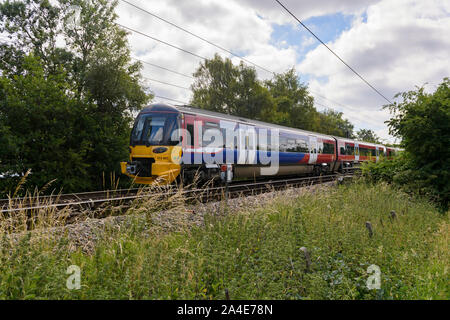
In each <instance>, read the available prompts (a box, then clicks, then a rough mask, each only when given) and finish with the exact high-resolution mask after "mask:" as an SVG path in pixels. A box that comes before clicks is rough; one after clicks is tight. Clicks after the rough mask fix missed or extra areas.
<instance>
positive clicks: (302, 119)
mask: <svg viewBox="0 0 450 320" xmlns="http://www.w3.org/2000/svg"><path fill="white" fill-rule="evenodd" d="M265 85H266V86H267V88H268V89H269V92H270V94H271V95H272V97H273V98H274V100H275V106H274V110H273V117H272V118H271V117H267V118H268V119H267V120H269V121H270V120H272V121H273V122H275V123H278V124H282V125H286V126H290V127H294V128H301V129H305V130H313V129H314V128H315V119H316V117H317V110H316V108H315V107H314V99H313V97H311V96H310V95H309V93H308V88H307V86H305V85H304V84H302V83H301V82H300V80H299V77H298V75H297V73H296V72H295V70H294V69H290V70H288V71H286V72H285V73H281V74H276V75H275V76H274V78H273V79H272V80H268V81H266V82H265Z"/></svg>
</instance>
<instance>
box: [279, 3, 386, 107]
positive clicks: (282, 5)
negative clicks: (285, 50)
mask: <svg viewBox="0 0 450 320" xmlns="http://www.w3.org/2000/svg"><path fill="white" fill-rule="evenodd" d="M275 1H276V2H277V3H278V4H279V5H280V6H281V7H283V8H284V10H286V11H287V12H288V13H289V14H290V15H291V16H292V17H293V18H294V19H295V20H297V22H298V23H299V24H300V25H301V26H302V27H303V28H305V29H306V30H307V31H308V32H309V33H311V34H312V35H313V36H314V38H316V39H317V40H318V41H319V42H320V43H321V44H322V45H324V46H325V48H327V49H328V50H329V51H330V52H331V53H332V54H333V55H334V56H336V57H337V58H338V59H339V60H340V61H341V62H342V63H343V64H344V65H345V66H346V67H347V68H349V69H350V70H351V71H352V72H353V73H354V74H356V75H357V76H358V77H359V78H360V79H361V80H362V81H364V82H365V83H366V84H367V85H368V86H369V87H370V88H372V90H374V91H375V92H376V93H377V94H378V95H380V96H381V97H382V98H383V99H385V100H386V101H387V102H389V103H390V104H392V102H391V101H390V100H389V99H388V98H386V97H385V96H384V95H383V94H382V93H381V92H380V91H378V90H377V89H376V88H375V87H374V86H373V85H371V84H370V83H369V82H368V81H367V80H366V79H364V77H363V76H361V75H360V74H359V73H358V72H357V71H356V70H355V69H353V68H352V67H351V66H350V65H348V64H347V62H345V61H344V60H343V59H342V58H341V57H340V56H339V55H338V54H337V53H336V52H334V51H333V50H332V49H331V48H330V47H329V46H327V45H326V43H325V42H323V41H322V40H321V39H320V38H319V37H318V36H317V35H316V34H315V33H314V32H312V31H311V30H310V29H309V28H308V27H307V26H306V25H305V24H304V23H303V22H301V21H300V19H298V18H297V17H296V16H295V15H294V14H293V13H292V12H291V11H290V10H289V9H288V8H286V6H285V5H284V4H282V3H281V2H280V1H279V0H275Z"/></svg>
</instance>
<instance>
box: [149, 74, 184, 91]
mask: <svg viewBox="0 0 450 320" xmlns="http://www.w3.org/2000/svg"><path fill="white" fill-rule="evenodd" d="M142 78H144V79H145V80H148V81H152V82H158V83H161V84H165V85H167V86H172V87H176V88H180V89H185V90H189V91H191V88H187V87H183V86H179V85H177V84H173V83H168V82H164V81H161V80H156V79H152V78H147V77H144V76H143V77H142Z"/></svg>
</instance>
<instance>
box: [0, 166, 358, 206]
mask: <svg viewBox="0 0 450 320" xmlns="http://www.w3.org/2000/svg"><path fill="white" fill-rule="evenodd" d="M353 172H354V170H352V171H350V170H349V171H347V172H346V173H345V174H333V175H323V176H314V177H299V178H286V179H276V180H263V181H255V182H251V183H249V182H235V183H232V184H229V185H228V186H219V187H209V188H191V189H184V190H179V189H177V188H175V189H174V188H173V187H172V188H165V187H159V188H158V190H154V189H153V190H151V189H148V188H135V189H120V190H106V191H94V192H83V193H73V194H60V195H49V196H39V197H26V198H12V199H2V200H0V213H2V214H8V213H9V214H11V213H14V212H20V211H39V210H45V209H54V210H62V209H66V208H71V209H73V210H75V211H82V210H87V209H96V208H98V207H101V206H102V205H105V204H109V205H110V206H118V205H124V206H125V207H126V206H127V203H129V202H131V201H134V200H138V199H145V198H150V197H155V198H160V199H164V198H169V197H171V196H175V195H176V194H179V195H180V196H183V198H184V199H186V200H187V201H190V200H195V201H201V202H206V201H211V200H221V199H223V198H233V197H237V196H245V195H251V194H259V193H263V192H268V191H272V190H280V189H284V188H288V187H300V186H307V185H313V184H319V183H325V182H330V181H335V180H339V179H345V178H347V177H350V176H352V175H353Z"/></svg>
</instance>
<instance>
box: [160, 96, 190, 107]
mask: <svg viewBox="0 0 450 320" xmlns="http://www.w3.org/2000/svg"><path fill="white" fill-rule="evenodd" d="M153 97H154V98H159V99H165V100H169V101H174V102H179V103H181V104H184V105H189V103H187V102H184V101H180V100H176V99H171V98H167V97H163V96H158V95H154V96H153Z"/></svg>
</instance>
